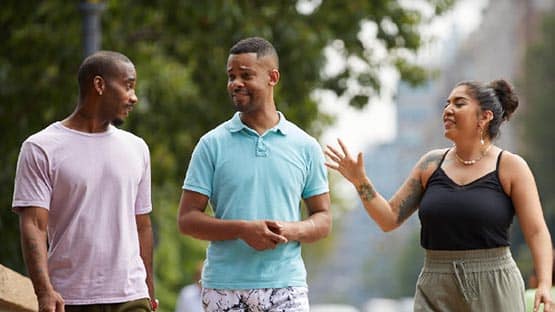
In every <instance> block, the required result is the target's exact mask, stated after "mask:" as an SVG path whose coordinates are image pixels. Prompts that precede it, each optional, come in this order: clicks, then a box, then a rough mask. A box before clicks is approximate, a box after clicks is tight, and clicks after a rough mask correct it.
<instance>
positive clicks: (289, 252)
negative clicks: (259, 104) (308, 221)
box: [183, 113, 329, 289]
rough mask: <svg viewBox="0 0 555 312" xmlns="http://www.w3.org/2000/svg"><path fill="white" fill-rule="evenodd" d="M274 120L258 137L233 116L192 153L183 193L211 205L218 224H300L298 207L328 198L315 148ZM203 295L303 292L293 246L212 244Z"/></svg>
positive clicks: (286, 123) (302, 272) (289, 125)
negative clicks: (313, 199)
mask: <svg viewBox="0 0 555 312" xmlns="http://www.w3.org/2000/svg"><path fill="white" fill-rule="evenodd" d="M278 114H279V117H280V119H279V123H278V124H277V125H276V126H275V127H273V128H271V129H269V130H267V131H266V132H265V133H264V134H262V135H259V134H258V133H257V132H256V131H254V130H253V129H251V128H249V127H248V126H246V125H245V124H243V122H242V121H241V118H240V117H239V113H236V114H235V115H234V116H233V118H232V119H230V120H228V121H226V122H224V123H223V124H221V125H219V126H218V127H216V128H215V129H213V130H211V131H210V132H208V133H207V134H205V135H204V136H203V137H202V138H201V139H200V140H199V142H198V144H197V146H196V147H195V149H194V151H193V155H192V157H191V162H190V163H189V168H188V169H187V175H186V177H185V181H184V184H183V189H185V190H189V191H194V192H198V193H201V194H203V195H206V196H208V197H209V200H210V204H211V206H212V209H213V210H214V215H215V217H216V218H219V219H225V220H265V219H269V220H277V221H300V220H301V206H300V204H301V199H306V198H309V197H312V196H315V195H320V194H324V193H327V192H328V191H329V188H328V181H327V175H326V168H325V166H324V155H323V153H322V149H321V148H320V145H319V144H318V142H317V141H316V140H315V139H314V138H312V137H311V136H309V135H308V134H307V133H306V132H304V131H303V130H301V129H300V128H299V127H297V126H296V125H294V124H293V123H291V122H289V121H287V120H286V119H285V117H284V116H283V114H281V113H278ZM202 283H203V287H206V288H215V289H255V288H282V287H287V286H299V287H306V286H307V284H306V269H305V266H304V263H303V260H302V258H301V246H300V243H299V242H296V241H291V242H288V243H286V244H280V245H278V246H277V247H276V248H275V249H273V250H266V251H256V250H255V249H253V248H251V247H250V246H249V245H247V244H246V243H245V242H244V241H243V240H240V239H237V240H225V241H211V242H210V244H209V246H208V249H207V252H206V261H205V265H204V269H203V274H202Z"/></svg>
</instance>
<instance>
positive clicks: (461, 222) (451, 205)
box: [418, 151, 515, 250]
mask: <svg viewBox="0 0 555 312" xmlns="http://www.w3.org/2000/svg"><path fill="white" fill-rule="evenodd" d="M447 152H449V151H447ZM447 152H445V154H444V155H443V158H442V159H441V162H440V163H439V166H438V167H437V169H436V170H435V171H434V172H433V173H432V175H431V176H430V179H429V180H428V184H427V186H426V189H425V191H424V195H423V197H422V201H421V202H420V208H419V211H418V217H419V218H420V222H421V225H422V228H421V232H420V244H421V245H422V247H423V248H425V249H431V250H469V249H487V248H496V247H502V246H509V228H510V226H511V224H512V221H513V217H514V215H515V210H514V207H513V203H512V201H511V198H510V197H509V196H507V194H506V193H505V191H504V190H503V187H502V186H501V182H500V180H499V174H498V172H499V161H500V159H501V154H502V153H503V151H501V152H500V153H499V155H498V156H497V164H496V166H495V167H496V168H495V171H492V172H490V173H487V174H485V175H484V176H482V177H480V178H478V179H476V180H474V181H473V182H470V183H468V184H465V185H459V184H457V183H455V182H454V181H453V180H451V178H449V177H448V176H447V175H446V174H445V172H444V171H443V169H442V168H441V164H442V163H443V161H444V159H445V156H446V155H447Z"/></svg>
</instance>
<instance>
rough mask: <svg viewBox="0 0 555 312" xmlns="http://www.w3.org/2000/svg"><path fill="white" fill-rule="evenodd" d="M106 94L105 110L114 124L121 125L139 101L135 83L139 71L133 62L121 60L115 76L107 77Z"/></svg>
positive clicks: (107, 116)
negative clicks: (136, 70)
mask: <svg viewBox="0 0 555 312" xmlns="http://www.w3.org/2000/svg"><path fill="white" fill-rule="evenodd" d="M106 78H107V79H105V83H106V89H105V90H106V91H105V93H106V96H105V97H103V99H104V101H103V102H104V103H103V111H104V113H105V116H106V118H107V119H109V120H111V121H112V124H114V125H116V126H119V125H121V124H122V123H123V121H124V120H125V118H127V116H128V115H129V112H131V111H132V110H133V107H134V106H135V104H136V103H137V101H138V99H137V95H136V94H135V83H136V80H137V73H136V72H135V66H133V64H131V63H126V62H120V63H118V69H117V70H116V71H115V73H114V75H113V77H106Z"/></svg>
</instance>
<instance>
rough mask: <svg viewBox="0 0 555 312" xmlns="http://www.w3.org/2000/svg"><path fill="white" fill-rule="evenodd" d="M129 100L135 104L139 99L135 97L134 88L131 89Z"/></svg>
mask: <svg viewBox="0 0 555 312" xmlns="http://www.w3.org/2000/svg"><path fill="white" fill-rule="evenodd" d="M129 101H130V102H131V103H133V104H135V103H137V102H138V101H139V98H137V94H136V93H135V90H131V95H130V96H129Z"/></svg>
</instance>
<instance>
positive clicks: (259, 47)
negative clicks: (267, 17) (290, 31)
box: [229, 37, 279, 68]
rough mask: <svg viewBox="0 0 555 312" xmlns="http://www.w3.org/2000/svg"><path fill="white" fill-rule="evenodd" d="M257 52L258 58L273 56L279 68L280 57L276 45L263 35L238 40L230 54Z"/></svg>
mask: <svg viewBox="0 0 555 312" xmlns="http://www.w3.org/2000/svg"><path fill="white" fill-rule="evenodd" d="M242 53H256V57H257V58H261V57H264V56H271V57H273V58H274V60H275V62H276V67H278V68H279V58H278V55H277V52H276V49H275V48H274V46H273V45H272V44H271V43H270V42H269V41H268V40H266V39H264V38H261V37H250V38H245V39H242V40H240V41H239V42H237V43H236V44H235V45H233V47H231V49H229V54H242Z"/></svg>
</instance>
